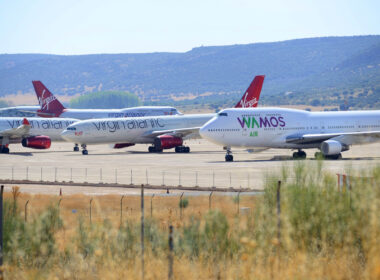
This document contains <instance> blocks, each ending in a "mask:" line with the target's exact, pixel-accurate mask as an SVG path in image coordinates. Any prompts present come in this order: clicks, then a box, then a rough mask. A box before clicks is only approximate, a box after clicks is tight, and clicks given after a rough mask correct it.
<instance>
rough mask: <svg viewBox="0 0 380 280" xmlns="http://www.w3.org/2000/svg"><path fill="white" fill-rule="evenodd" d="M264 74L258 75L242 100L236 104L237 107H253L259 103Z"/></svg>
mask: <svg viewBox="0 0 380 280" xmlns="http://www.w3.org/2000/svg"><path fill="white" fill-rule="evenodd" d="M264 78H265V76H264V75H259V76H256V77H255V78H254V79H253V81H252V83H251V84H250V85H249V87H248V89H247V90H246V92H245V93H244V95H243V97H242V98H241V100H240V101H239V102H238V103H237V104H236V105H235V108H253V107H257V104H258V103H259V99H260V94H261V89H262V87H263V83H264Z"/></svg>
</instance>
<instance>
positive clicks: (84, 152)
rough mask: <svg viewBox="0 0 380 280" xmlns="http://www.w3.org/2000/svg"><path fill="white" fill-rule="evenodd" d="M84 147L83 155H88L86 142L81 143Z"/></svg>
mask: <svg viewBox="0 0 380 280" xmlns="http://www.w3.org/2000/svg"><path fill="white" fill-rule="evenodd" d="M81 147H82V155H84V156H85V155H88V151H87V145H86V144H82V145H81Z"/></svg>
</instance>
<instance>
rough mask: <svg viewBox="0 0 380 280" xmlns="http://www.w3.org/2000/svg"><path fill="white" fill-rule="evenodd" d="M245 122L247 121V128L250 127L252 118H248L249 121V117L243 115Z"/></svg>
mask: <svg viewBox="0 0 380 280" xmlns="http://www.w3.org/2000/svg"><path fill="white" fill-rule="evenodd" d="M243 122H244V123H245V125H246V126H247V128H249V127H250V126H251V118H248V121H247V119H246V118H245V117H243Z"/></svg>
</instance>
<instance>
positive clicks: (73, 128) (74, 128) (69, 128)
mask: <svg viewBox="0 0 380 280" xmlns="http://www.w3.org/2000/svg"><path fill="white" fill-rule="evenodd" d="M67 130H77V128H76V127H68V128H67Z"/></svg>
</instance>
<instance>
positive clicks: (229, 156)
mask: <svg viewBox="0 0 380 280" xmlns="http://www.w3.org/2000/svg"><path fill="white" fill-rule="evenodd" d="M225 159H226V161H234V157H233V155H226V157H225Z"/></svg>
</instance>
